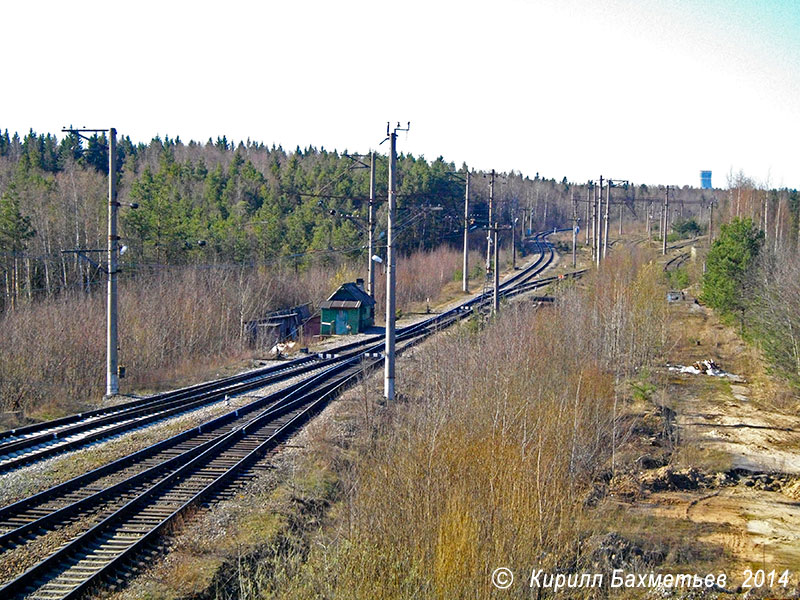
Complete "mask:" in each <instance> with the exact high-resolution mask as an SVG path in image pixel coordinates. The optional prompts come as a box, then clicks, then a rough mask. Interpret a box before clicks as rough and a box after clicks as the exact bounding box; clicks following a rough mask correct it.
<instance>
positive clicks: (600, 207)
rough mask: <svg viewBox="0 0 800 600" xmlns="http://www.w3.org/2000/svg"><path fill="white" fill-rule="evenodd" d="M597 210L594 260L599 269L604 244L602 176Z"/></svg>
mask: <svg viewBox="0 0 800 600" xmlns="http://www.w3.org/2000/svg"><path fill="white" fill-rule="evenodd" d="M595 210H596V221H597V222H596V224H595V233H596V236H595V237H596V238H597V239H596V240H595V241H596V242H597V248H596V249H595V253H594V259H595V262H596V263H597V266H598V268H599V267H600V258H601V256H600V255H601V252H602V248H603V247H602V243H603V229H602V226H601V220H602V215H603V176H602V175H601V176H600V187H599V188H598V193H597V195H596V198H595Z"/></svg>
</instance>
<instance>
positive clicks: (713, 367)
mask: <svg viewBox="0 0 800 600" xmlns="http://www.w3.org/2000/svg"><path fill="white" fill-rule="evenodd" d="M667 366H668V367H669V370H670V371H678V372H679V373H690V374H692V375H710V376H711V377H729V378H731V379H738V380H741V377H739V376H738V375H734V374H733V373H728V372H727V371H723V370H722V369H721V368H720V366H719V365H718V364H717V363H715V362H714V360H713V359H710V358H707V359H705V360H698V361H696V362H695V363H694V364H692V365H690V366H688V367H685V366H683V365H667Z"/></svg>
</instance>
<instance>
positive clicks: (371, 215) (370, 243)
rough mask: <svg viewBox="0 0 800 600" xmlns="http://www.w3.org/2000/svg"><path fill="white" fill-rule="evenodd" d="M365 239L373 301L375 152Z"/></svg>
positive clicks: (368, 275)
mask: <svg viewBox="0 0 800 600" xmlns="http://www.w3.org/2000/svg"><path fill="white" fill-rule="evenodd" d="M367 221H368V227H367V239H368V240H369V241H368V246H369V251H368V252H367V254H368V256H367V262H369V271H367V292H368V293H369V295H370V296H371V297H372V299H373V300H374V299H375V261H374V260H372V256H373V253H374V251H375V239H374V229H375V227H374V221H375V152H374V151H371V152H370V153H369V213H368V216H367Z"/></svg>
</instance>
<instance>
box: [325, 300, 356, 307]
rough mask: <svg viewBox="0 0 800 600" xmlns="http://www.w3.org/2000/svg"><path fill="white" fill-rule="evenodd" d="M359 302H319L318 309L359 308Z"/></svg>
mask: <svg viewBox="0 0 800 600" xmlns="http://www.w3.org/2000/svg"><path fill="white" fill-rule="evenodd" d="M361 304H362V303H361V301H360V300H355V301H354V300H326V301H325V302H320V304H319V307H320V308H334V309H338V308H361Z"/></svg>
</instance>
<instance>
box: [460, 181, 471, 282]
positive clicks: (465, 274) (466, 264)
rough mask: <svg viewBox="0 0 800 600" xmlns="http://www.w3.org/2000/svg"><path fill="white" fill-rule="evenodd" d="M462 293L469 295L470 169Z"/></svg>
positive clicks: (467, 185) (465, 213) (466, 201)
mask: <svg viewBox="0 0 800 600" xmlns="http://www.w3.org/2000/svg"><path fill="white" fill-rule="evenodd" d="M461 291H463V292H464V293H465V294H466V293H469V169H467V174H466V186H465V192H464V265H463V267H462V269H461Z"/></svg>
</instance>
